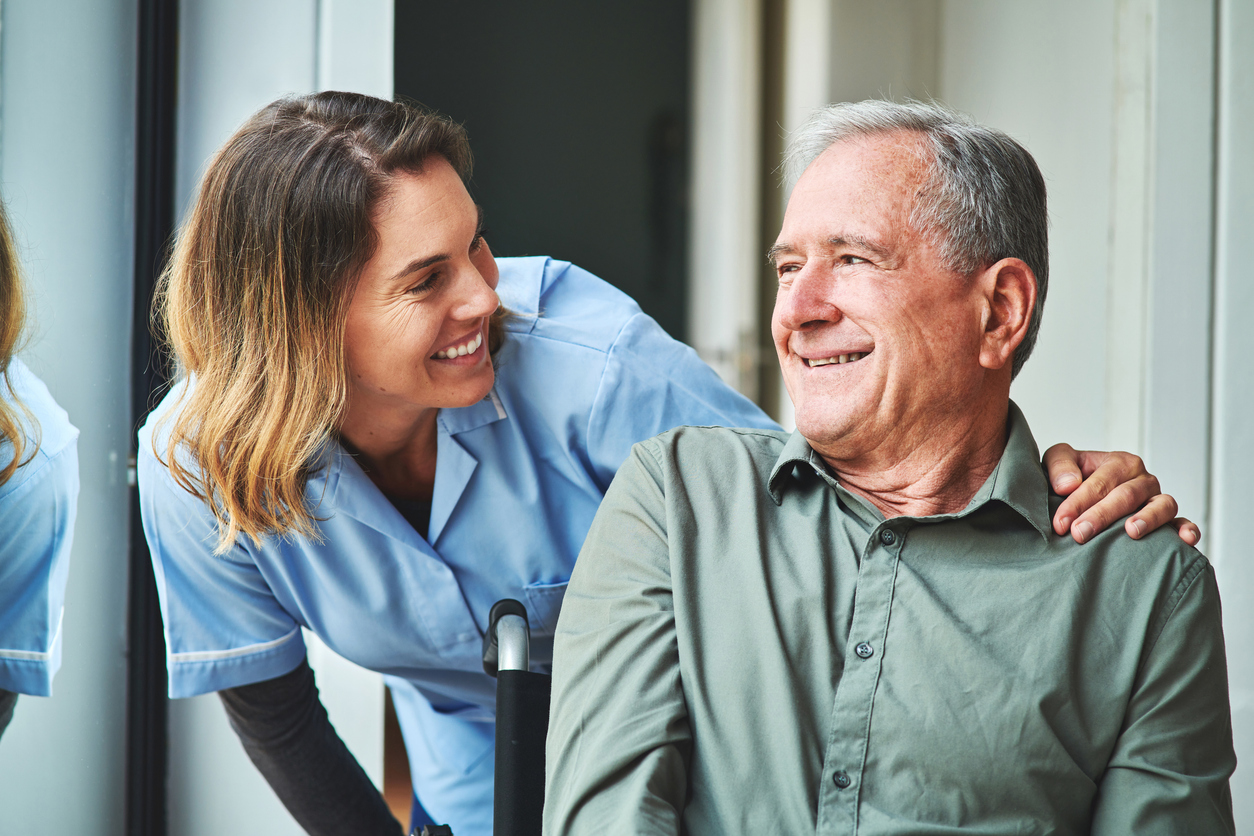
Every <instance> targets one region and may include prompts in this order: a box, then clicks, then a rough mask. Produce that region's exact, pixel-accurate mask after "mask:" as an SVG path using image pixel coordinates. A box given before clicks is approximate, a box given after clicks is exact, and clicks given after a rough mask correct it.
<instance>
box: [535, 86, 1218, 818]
mask: <svg viewBox="0 0 1254 836" xmlns="http://www.w3.org/2000/svg"><path fill="white" fill-rule="evenodd" d="M789 154H790V168H791V169H792V170H793V171H799V170H804V173H803V174H802V175H801V177H800V179H799V180H798V181H797V184H796V187H795V188H794V190H793V192H792V196H791V198H790V200H789V204H788V210H787V213H786V215H785V219H784V225H783V230H782V231H781V233H780V236H779V240H778V243H777V244H776V245H775V247H773V248H772V258H773V260H774V262H775V265H776V268H777V270H778V275H779V295H778V299H777V302H776V307H775V315H774V320H773V323H772V332H773V336H774V341H775V345H776V349H777V351H778V353H779V361H780V365H781V367H782V369H783V374H784V380H785V382H786V384H787V387H788V391H789V394H790V395H791V397H792V400H793V403H794V404H795V406H796V415H797V432H796V433H794V434H793V435H792V436H791V437H789V436H788V435H786V434H783V433H779V432H765V431H760V430H728V429H718V428H691V427H689V428H680V429H677V430H673V431H671V432H669V433H666V434H663V435H661V436H658V437H657V438H654V439H651V440H649V441H646V442H643V443H641V444H638V445H636V447H635V449H634V450H633V453H632V456H631V458H630V459H629V460H628V462H627V464H626V465H624V467H623V469H622V470H621V471H620V472H619V474H618V477H617V479H616V480H615V482H614V484H613V487H612V488H611V489H610V492H609V494H608V495H607V496H606V499H605V503H604V504H603V505H602V507H601V510H600V513H598V515H597V518H596V522H595V523H594V524H593V527H592V530H591V533H590V534H589V536H588V540H587V543H586V545H585V547H584V550H583V553H582V554H581V556H580V558H579V561H578V564H577V566H576V568H575V571H574V575H573V576H572V579H571V582H570V588H569V591H568V592H567V594H566V600H565V604H564V606H563V609H562V615H561V619H560V621H559V623H558V632H557V638H556V646H555V650H554V659H555V667H554V676H555V679H554V691H553V707H552V712H553V713H552V725H551V729H550V736H549V755H548V756H549V764H550V768H549V775H548V796H547V807H546V811H545V831H546V833H549V834H554V835H556V834H584V833H587V834H593V833H595V834H605V833H611V834H613V833H679V832H683V833H688V834H696V835H697V836H704V834H710V836H714V834H718V836H730V834H750V833H781V834H798V833H823V834H837V833H840V834H846V833H848V834H854V833H857V834H864V835H865V836H871V834H877V835H878V834H905V833H910V834H923V833H926V834H940V833H956V832H959V831H960V830H961V831H972V832H979V833H1006V834H1010V833H1095V834H1116V833H1118V834H1128V833H1137V834H1146V833H1163V834H1182V833H1190V834H1201V833H1207V834H1209V833H1230V832H1232V828H1233V822H1232V810H1231V806H1232V805H1231V796H1230V793H1229V789H1228V778H1229V776H1230V774H1231V773H1232V770H1233V768H1234V766H1235V756H1234V754H1233V749H1232V741H1231V721H1230V716H1229V708H1228V686H1227V676H1226V668H1225V660H1224V648H1223V636H1222V632H1221V628H1220V612H1219V597H1218V594H1217V592H1216V588H1215V579H1214V573H1213V572H1212V570H1211V568H1210V565H1209V564H1208V563H1207V561H1206V558H1204V557H1203V556H1202V555H1201V554H1200V553H1198V552H1197V551H1196V550H1194V549H1193V548H1191V547H1189V546H1187V545H1185V544H1184V543H1182V542H1181V541H1180V539H1179V538H1177V537H1176V536H1175V535H1174V534H1172V533H1171V532H1170V531H1166V532H1162V531H1160V532H1155V533H1153V534H1151V535H1149V536H1148V537H1146V538H1144V539H1142V540H1140V541H1134V540H1131V539H1129V538H1127V537H1124V536H1122V534H1121V533H1119V532H1118V531H1114V532H1110V531H1108V532H1105V533H1102V534H1099V535H1098V536H1096V537H1094V538H1092V539H1090V540H1088V541H1087V542H1085V543H1084V544H1083V545H1080V544H1078V543H1077V542H1075V540H1073V539H1072V538H1070V537H1066V536H1058V535H1057V534H1055V533H1054V531H1053V530H1052V529H1051V526H1050V515H1051V511H1052V510H1053V508H1055V507H1056V506H1057V503H1058V502H1059V500H1058V499H1057V498H1056V497H1054V496H1052V495H1051V493H1050V490H1049V486H1048V484H1047V482H1046V479H1045V476H1044V474H1043V473H1042V470H1041V466H1040V461H1039V458H1038V453H1037V448H1036V444H1035V442H1034V441H1033V439H1032V435H1031V433H1030V432H1029V430H1028V426H1027V422H1026V421H1025V420H1024V417H1023V414H1022V413H1021V412H1020V411H1019V409H1018V408H1017V407H1016V406H1015V405H1014V404H1013V403H1011V402H1010V399H1009V392H1010V382H1011V379H1012V378H1013V377H1014V375H1015V374H1016V373H1017V372H1018V370H1019V368H1020V367H1021V366H1022V365H1023V362H1024V361H1025V360H1026V359H1027V356H1028V354H1029V352H1030V351H1031V348H1032V343H1033V341H1034V340H1035V336H1036V331H1037V327H1038V324H1039V322H1040V312H1041V307H1042V302H1043V301H1044V297H1045V280H1046V270H1047V265H1046V261H1047V247H1046V212H1045V186H1044V181H1043V180H1042V178H1041V174H1040V171H1039V170H1038V169H1037V167H1036V164H1035V162H1034V161H1033V160H1032V157H1031V156H1030V155H1029V154H1028V153H1027V152H1026V151H1025V150H1024V149H1023V148H1022V147H1020V146H1019V145H1018V144H1017V143H1016V142H1014V140H1012V139H1010V138H1009V137H1008V136H1006V135H1004V134H1002V133H999V132H997V131H993V130H990V129H987V128H983V127H980V126H977V125H974V124H972V123H971V122H970V121H969V120H967V119H965V118H963V117H961V116H958V115H957V114H954V113H951V112H949V111H946V110H944V109H942V108H939V107H936V106H933V105H921V104H911V105H897V104H891V103H886V102H863V103H860V104H856V105H839V106H833V107H831V108H828V109H826V110H825V111H823V112H821V113H820V114H818V115H817V116H816V117H815V118H814V119H813V120H811V122H810V124H809V125H808V126H807V127H806V128H804V129H803V130H802V131H801V132H800V133H799V135H798V136H796V137H795V138H794V139H793V141H792V142H791V144H790V152H789Z"/></svg>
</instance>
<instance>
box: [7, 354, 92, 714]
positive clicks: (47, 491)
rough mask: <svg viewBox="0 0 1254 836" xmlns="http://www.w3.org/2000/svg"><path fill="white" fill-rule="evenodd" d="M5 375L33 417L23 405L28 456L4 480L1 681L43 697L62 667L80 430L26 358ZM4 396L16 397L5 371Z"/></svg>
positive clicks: (9, 456)
mask: <svg viewBox="0 0 1254 836" xmlns="http://www.w3.org/2000/svg"><path fill="white" fill-rule="evenodd" d="M7 377H8V379H9V384H10V385H11V386H12V387H13V392H14V393H16V395H17V399H18V400H19V401H20V402H21V403H22V404H23V405H25V407H26V408H27V410H29V411H30V413H31V416H33V417H34V419H35V422H34V423H32V422H31V421H30V419H29V417H28V416H26V415H23V414H22V412H21V411H20V410H19V411H18V420H19V421H20V422H21V424H22V429H23V432H24V435H25V437H26V449H25V450H24V451H23V452H22V458H23V459H24V460H26V461H25V462H24V463H23V464H20V465H18V468H17V470H16V471H14V473H13V475H12V476H11V477H9V480H8V481H7V482H5V483H4V484H3V485H0V688H3V689H4V690H6V691H15V692H17V693H19V694H33V695H35V696H40V697H46V696H49V695H51V694H52V677H53V675H54V674H55V673H56V672H57V669H58V668H60V667H61V617H62V614H63V611H64V604H65V582H66V578H67V577H68V575H69V570H70V543H71V540H72V539H73V535H74V514H75V510H76V508H77V505H78V430H77V429H75V428H74V427H73V426H72V425H71V424H70V419H69V416H68V415H66V414H65V410H64V409H62V408H61V407H59V406H57V402H56V401H54V400H53V399H52V395H50V394H48V387H47V386H45V385H44V384H43V381H41V380H40V379H39V378H37V377H35V375H34V374H32V373H31V370H30V369H28V368H26V365H25V364H24V363H23V362H22V361H21V360H16V359H14V360H11V361H10V362H9V368H8V372H7ZM0 398H3V399H4V400H5V401H7V402H9V403H12V402H13V397H12V395H11V394H10V392H9V387H8V386H5V385H4V381H3V378H0ZM36 444H38V445H39V449H38V450H37V451H36V452H35V454H34V455H33V456H32V455H31V451H32V450H33V449H34V448H35V445H36ZM12 460H13V446H12V445H11V444H9V443H8V442H7V441H5V442H0V467H4V466H7V465H8V463H9V462H11V461H12Z"/></svg>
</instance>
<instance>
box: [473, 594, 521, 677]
mask: <svg viewBox="0 0 1254 836" xmlns="http://www.w3.org/2000/svg"><path fill="white" fill-rule="evenodd" d="M530 667H531V628H530V627H529V626H528V625H527V608H526V607H525V606H523V604H522V602H520V601H515V600H514V599H513V598H503V599H501V600H500V601H497V602H496V603H495V604H493V605H492V611H491V612H490V613H489V614H488V630H487V632H486V633H484V635H483V670H484V671H485V672H486V673H487V674H488V675H489V676H496V672H497V671H498V670H500V671H525V670H528V669H529V668H530Z"/></svg>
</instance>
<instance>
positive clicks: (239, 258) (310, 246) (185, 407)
mask: <svg viewBox="0 0 1254 836" xmlns="http://www.w3.org/2000/svg"><path fill="white" fill-rule="evenodd" d="M432 157H442V158H444V159H445V160H447V161H448V162H449V164H451V165H452V166H453V168H454V169H455V170H456V171H457V173H458V174H459V175H460V176H461V178H462V180H463V182H465V181H466V180H467V178H468V177H469V176H470V168H471V155H470V146H469V145H468V144H467V141H466V134H465V131H463V129H462V128H461V127H460V126H459V125H457V124H456V123H455V122H452V121H451V120H449V119H446V118H444V117H441V116H438V115H436V114H433V113H429V112H427V111H424V110H420V109H418V108H416V107H413V106H410V105H407V104H403V103H399V102H389V101H384V100H382V99H376V98H372V97H370V96H364V95H360V94H355V93H318V94H315V95H309V96H300V97H295V98H286V99H280V100H279V101H276V102H274V103H273V104H271V105H269V106H267V107H265V108H263V109H262V110H261V111H259V112H258V113H257V114H255V115H254V116H253V117H252V118H251V119H249V120H248V121H247V122H246V123H244V125H243V126H242V127H241V128H240V129H239V130H238V131H237V132H236V133H235V135H234V136H232V137H231V138H230V139H229V140H227V142H226V144H225V145H224V146H223V147H222V148H221V150H219V151H218V153H217V154H216V155H215V156H214V158H213V159H212V161H211V162H210V163H209V168H208V170H207V171H206V172H205V175H204V178H203V180H202V181H201V184H200V190H199V193H198V196H197V198H196V201H195V203H194V205H193V206H192V208H191V211H190V213H189V215H188V218H187V220H186V222H185V223H184V225H183V227H182V229H181V230H180V232H179V235H178V238H177V241H176V243H175V247H174V252H173V254H172V257H171V260H170V265H169V267H168V268H167V269H166V271H165V273H164V274H163V276H162V277H161V281H160V282H159V284H158V289H157V297H156V301H155V303H154V317H155V319H156V325H157V326H158V327H159V328H161V329H163V330H164V333H165V338H166V339H167V341H168V343H169V346H170V348H171V350H172V351H173V353H174V356H175V358H176V360H177V362H178V365H179V376H180V377H186V378H190V381H189V383H190V385H188V386H187V387H186V388H184V390H183V394H182V396H181V400H180V402H179V404H178V406H177V408H176V409H175V410H174V411H173V412H172V413H171V414H172V415H173V416H174V417H173V418H172V426H171V432H170V434H169V438H168V440H167V442H166V444H165V450H164V451H155V452H157V455H158V456H161V454H162V452H164V454H165V455H164V457H163V461H164V462H165V463H166V465H167V466H168V467H169V469H170V473H171V475H172V476H173V477H174V479H175V480H176V481H177V482H178V483H179V484H180V485H182V486H183V487H184V488H186V489H187V490H188V491H190V492H191V493H192V494H194V495H196V496H198V497H200V498H201V499H203V500H204V501H205V502H206V503H207V504H208V506H209V507H210V508H211V509H212V511H213V514H214V516H215V517H216V519H217V522H218V543H217V547H216V549H215V550H216V551H219V552H221V551H224V550H225V549H227V548H228V547H229V546H230V544H231V543H232V542H234V540H235V539H236V537H237V536H238V535H239V534H240V533H243V534H247V535H249V536H250V537H251V538H252V539H253V540H254V542H259V541H260V539H261V537H262V536H263V535H267V534H275V535H280V536H283V535H289V534H292V535H302V536H307V537H312V538H316V537H317V536H318V534H317V529H316V524H315V523H316V519H315V517H314V515H313V513H312V510H311V509H310V508H308V507H307V506H306V501H305V484H306V482H307V480H308V478H309V476H310V474H311V473H312V472H314V471H315V470H316V468H317V467H318V466H319V465H320V463H321V462H320V461H319V457H320V455H322V454H323V453H324V452H325V450H326V448H327V445H328V442H332V441H333V440H334V439H335V434H336V432H337V431H338V428H339V426H340V423H341V421H342V420H343V418H344V414H345V410H346V407H347V403H348V388H347V368H346V364H345V359H344V340H343V338H344V324H345V320H346V318H347V314H348V305H349V302H350V301H351V299H352V295H353V289H354V287H355V284H356V280H357V277H358V275H359V273H360V271H361V269H362V267H363V266H364V265H365V264H366V262H368V261H369V260H370V258H371V256H372V255H373V254H374V251H375V248H376V246H377V243H378V241H377V236H376V233H375V230H374V225H373V223H372V215H373V212H374V210H375V209H376V207H377V206H378V205H379V202H380V200H382V199H383V198H384V197H385V196H386V195H387V194H388V192H389V189H390V187H391V183H392V180H393V178H394V177H395V176H396V175H398V174H402V173H419V172H421V171H422V170H423V166H424V164H425V163H426V162H427V161H428V160H429V159H431V158H432ZM503 316H504V314H503V312H501V311H498V313H497V314H495V315H494V316H493V317H492V320H491V323H490V327H489V332H488V349H489V351H490V352H493V353H495V351H496V350H497V349H498V348H499V347H500V344H501V341H502V339H503V334H504V330H503V327H502V318H503Z"/></svg>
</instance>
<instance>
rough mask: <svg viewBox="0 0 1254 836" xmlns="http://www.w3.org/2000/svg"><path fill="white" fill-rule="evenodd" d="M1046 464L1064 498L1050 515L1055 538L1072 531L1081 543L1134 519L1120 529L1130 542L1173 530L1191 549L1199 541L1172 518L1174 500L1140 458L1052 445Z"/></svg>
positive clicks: (1197, 533)
mask: <svg viewBox="0 0 1254 836" xmlns="http://www.w3.org/2000/svg"><path fill="white" fill-rule="evenodd" d="M1044 462H1045V469H1046V470H1047V471H1048V473H1049V484H1050V486H1051V487H1053V489H1054V492H1055V493H1057V494H1059V495H1060V496H1065V497H1067V498H1066V499H1065V500H1064V501H1063V503H1062V505H1060V506H1058V511H1057V512H1056V513H1055V514H1054V531H1055V532H1056V533H1058V534H1066V533H1067V531H1070V532H1071V536H1072V537H1074V538H1075V541H1076V542H1077V543H1084V542H1087V541H1088V540H1090V539H1092V537H1093V535H1094V534H1097V533H1098V532H1099V531H1104V530H1105V529H1107V528H1109V527H1110V526H1111V524H1112V523H1114V522H1115V521H1116V520H1118V519H1119V518H1120V517H1124V516H1127V515H1128V514H1132V516H1131V517H1128V520H1127V521H1126V522H1125V523H1124V526H1123V527H1124V530H1125V531H1127V533H1128V536H1129V537H1131V538H1132V539H1133V540H1139V539H1140V538H1142V537H1144V536H1145V535H1146V534H1148V533H1150V532H1151V531H1153V530H1154V529H1156V528H1159V527H1161V526H1163V525H1170V526H1171V527H1172V528H1174V529H1175V530H1176V532H1177V533H1178V534H1179V535H1180V539H1181V540H1183V541H1184V542H1186V543H1188V544H1189V545H1190V546H1196V545H1197V544H1198V542H1199V541H1200V540H1201V539H1202V531H1201V529H1200V528H1198V527H1197V525H1195V524H1194V523H1192V522H1191V521H1189V520H1187V519H1185V518H1184V517H1177V516H1176V514H1177V512H1178V511H1179V507H1178V506H1177V504H1176V500H1175V499H1174V498H1173V497H1172V496H1171V495H1170V494H1165V493H1162V492H1161V489H1160V486H1159V484H1158V478H1157V477H1155V476H1154V475H1153V474H1152V473H1150V472H1149V471H1148V470H1146V469H1145V462H1144V461H1142V460H1141V457H1140V456H1137V455H1133V454H1132V453H1124V452H1121V451H1115V452H1111V453H1105V452H1102V451H1098V450H1076V449H1075V448H1073V447H1072V446H1071V445H1070V444H1055V445H1054V446H1053V447H1050V448H1049V449H1048V450H1046V451H1045V457H1044Z"/></svg>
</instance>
